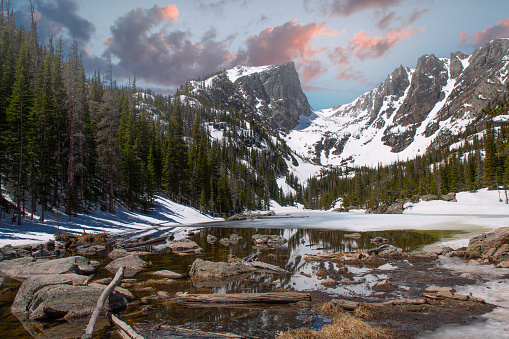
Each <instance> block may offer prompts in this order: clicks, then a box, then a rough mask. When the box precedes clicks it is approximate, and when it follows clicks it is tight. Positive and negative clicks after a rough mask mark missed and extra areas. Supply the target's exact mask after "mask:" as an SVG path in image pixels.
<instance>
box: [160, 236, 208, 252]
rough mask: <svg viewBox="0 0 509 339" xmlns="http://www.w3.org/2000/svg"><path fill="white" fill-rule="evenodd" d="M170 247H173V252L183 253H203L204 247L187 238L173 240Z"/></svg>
mask: <svg viewBox="0 0 509 339" xmlns="http://www.w3.org/2000/svg"><path fill="white" fill-rule="evenodd" d="M168 247H169V248H171V249H172V251H173V253H176V254H181V255H185V254H193V253H203V248H201V247H200V245H198V244H197V243H196V242H194V241H192V240H190V239H187V238H184V239H180V240H175V241H172V242H171V243H170V244H169V246H168Z"/></svg>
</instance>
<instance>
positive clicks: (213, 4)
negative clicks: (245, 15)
mask: <svg viewBox="0 0 509 339" xmlns="http://www.w3.org/2000/svg"><path fill="white" fill-rule="evenodd" d="M195 2H196V3H197V4H198V6H199V7H200V9H201V10H206V11H213V12H214V13H215V14H216V15H218V16H220V17H224V8H225V7H226V5H228V4H229V3H240V5H241V7H246V6H247V4H248V2H249V1H248V0H242V1H239V0H195Z"/></svg>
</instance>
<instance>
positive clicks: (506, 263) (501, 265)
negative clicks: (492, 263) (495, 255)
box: [496, 261, 509, 268]
mask: <svg viewBox="0 0 509 339" xmlns="http://www.w3.org/2000/svg"><path fill="white" fill-rule="evenodd" d="M496 267H497V268H509V261H502V262H501V263H499V264H498V265H497V266H496Z"/></svg>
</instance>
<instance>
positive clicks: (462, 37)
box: [459, 32, 471, 45]
mask: <svg viewBox="0 0 509 339" xmlns="http://www.w3.org/2000/svg"><path fill="white" fill-rule="evenodd" d="M470 39H471V37H470V35H469V34H467V33H465V32H461V33H460V41H459V44H460V45H465V44H467V43H468V41H469V40H470Z"/></svg>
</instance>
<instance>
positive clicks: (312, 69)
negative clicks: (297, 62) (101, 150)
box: [299, 60, 327, 84]
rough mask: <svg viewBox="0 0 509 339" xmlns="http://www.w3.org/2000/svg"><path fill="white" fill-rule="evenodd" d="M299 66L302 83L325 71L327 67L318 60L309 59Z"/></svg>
mask: <svg viewBox="0 0 509 339" xmlns="http://www.w3.org/2000/svg"><path fill="white" fill-rule="evenodd" d="M299 68H300V72H301V76H302V82H303V83H304V84H308V83H309V82H310V81H311V80H313V79H315V78H318V77H319V76H320V75H322V74H324V73H326V72H327V67H325V65H324V64H323V63H322V62H321V61H319V60H311V61H309V62H306V63H304V64H303V65H302V66H301V67H299Z"/></svg>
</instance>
